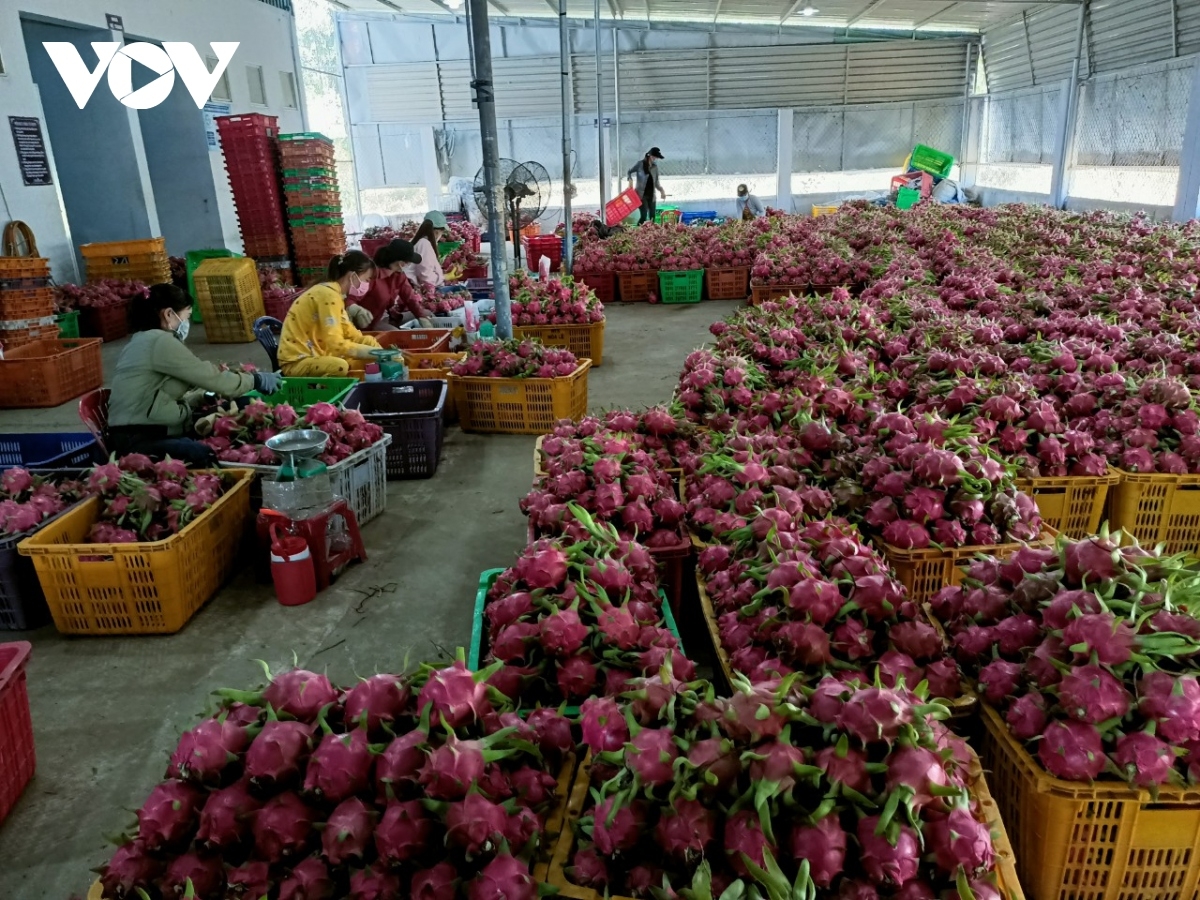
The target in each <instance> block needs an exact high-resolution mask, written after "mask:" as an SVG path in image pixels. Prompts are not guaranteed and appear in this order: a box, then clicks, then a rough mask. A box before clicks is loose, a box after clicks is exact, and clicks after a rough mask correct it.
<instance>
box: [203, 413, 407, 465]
mask: <svg viewBox="0 0 1200 900" xmlns="http://www.w3.org/2000/svg"><path fill="white" fill-rule="evenodd" d="M297 428H316V429H319V430H321V431H324V432H325V433H326V434H327V435H329V443H328V444H327V445H326V446H325V451H324V452H323V453H322V454H321V455H320V456H319V457H318V458H319V459H320V460H321V461H322V462H323V463H325V464H326V465H333V464H334V463H339V462H341V461H342V460H344V459H346V458H348V457H350V456H352V455H353V454H355V453H357V452H358V451H360V450H366V449H367V448H368V447H370V446H372V445H373V444H377V443H378V442H379V441H380V440H382V439H383V429H382V428H381V427H380V426H378V425H376V424H375V423H374V422H368V421H367V420H366V418H365V417H364V416H363V414H362V413H360V412H359V411H358V410H356V409H343V408H341V407H340V406H334V405H333V404H332V403H314V404H313V405H312V406H310V407H308V409H307V410H305V412H304V415H303V416H301V415H299V414H298V413H297V412H296V410H295V409H294V408H292V407H291V406H290V405H289V404H287V403H280V404H278V405H277V406H270V405H268V404H267V403H264V402H263V401H262V400H251V401H250V402H249V403H247V404H246V405H245V406H244V407H242V408H239V407H238V405H237V404H236V403H231V404H230V405H229V406H228V407H225V408H223V409H220V410H218V411H217V412H215V413H213V414H212V415H210V416H207V417H206V418H204V419H201V420H200V421H199V422H197V423H196V431H197V433H198V434H200V435H202V437H201V443H203V444H204V445H205V446H207V447H208V448H210V449H211V450H212V451H213V453H215V454H216V455H217V459H219V460H220V461H221V462H226V463H240V464H241V465H262V466H277V465H279V462H280V460H279V457H278V456H276V455H275V453H273V452H272V451H271V450H269V449H267V446H266V443H267V441H268V440H270V439H271V438H273V437H275V436H276V435H277V434H279V433H281V432H284V431H289V430H293V429H297Z"/></svg>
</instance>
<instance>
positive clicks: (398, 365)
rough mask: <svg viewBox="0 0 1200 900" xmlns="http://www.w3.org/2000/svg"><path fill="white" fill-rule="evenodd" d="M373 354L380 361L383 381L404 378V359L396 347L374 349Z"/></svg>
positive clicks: (401, 379)
mask: <svg viewBox="0 0 1200 900" xmlns="http://www.w3.org/2000/svg"><path fill="white" fill-rule="evenodd" d="M371 355H372V356H373V357H375V359H376V360H377V361H378V363H379V376H380V378H381V379H382V380H383V381H403V380H404V374H405V373H404V359H403V357H402V356H401V354H400V350H398V349H397V348H395V347H382V348H380V349H378V350H372V351H371Z"/></svg>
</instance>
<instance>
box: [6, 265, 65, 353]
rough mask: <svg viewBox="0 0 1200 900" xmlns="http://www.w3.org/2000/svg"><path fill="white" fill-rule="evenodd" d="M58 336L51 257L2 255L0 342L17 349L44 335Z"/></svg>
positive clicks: (11, 348)
mask: <svg viewBox="0 0 1200 900" xmlns="http://www.w3.org/2000/svg"><path fill="white" fill-rule="evenodd" d="M52 337H58V323H57V322H55V320H54V292H53V290H52V289H51V288H50V261H49V260H48V259H41V258H36V257H24V256H3V257H0V345H3V347H4V349H5V350H15V349H16V348H17V347H23V346H25V345H26V344H31V343H33V342H34V341H39V340H41V339H42V338H52Z"/></svg>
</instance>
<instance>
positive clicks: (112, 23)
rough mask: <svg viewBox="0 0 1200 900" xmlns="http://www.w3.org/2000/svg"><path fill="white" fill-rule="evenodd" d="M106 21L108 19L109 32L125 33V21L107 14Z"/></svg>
mask: <svg viewBox="0 0 1200 900" xmlns="http://www.w3.org/2000/svg"><path fill="white" fill-rule="evenodd" d="M105 19H107V21H108V30H109V31H121V32H123V31H124V30H125V20H124V19H122V18H121V17H120V16H114V15H113V14H112V13H107V14H106V15H105Z"/></svg>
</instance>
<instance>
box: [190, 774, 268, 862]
mask: <svg viewBox="0 0 1200 900" xmlns="http://www.w3.org/2000/svg"><path fill="white" fill-rule="evenodd" d="M261 806H262V804H261V803H259V801H258V800H256V799H255V798H254V797H253V796H252V795H251V794H250V791H249V784H248V783H247V782H246V781H239V782H237V783H236V784H234V785H231V786H230V787H227V788H225V789H224V790H220V791H214V792H213V793H211V794H209V795H208V800H207V801H206V802H205V804H204V809H203V810H201V812H200V830H199V831H198V832H197V833H196V840H197V842H198V843H199V844H200V845H201V846H202V847H206V848H210V849H213V850H232V849H234V848H236V847H237V846H238V845H240V844H242V843H244V842H245V840H246V839H247V838H248V837H249V836H250V828H251V825H252V823H253V819H254V814H255V813H256V812H258V810H259V808H260V807H261Z"/></svg>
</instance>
